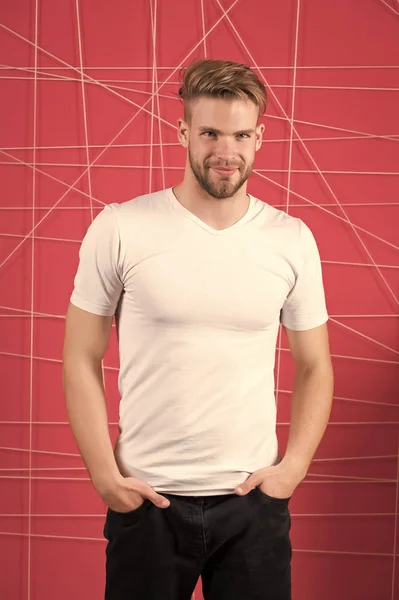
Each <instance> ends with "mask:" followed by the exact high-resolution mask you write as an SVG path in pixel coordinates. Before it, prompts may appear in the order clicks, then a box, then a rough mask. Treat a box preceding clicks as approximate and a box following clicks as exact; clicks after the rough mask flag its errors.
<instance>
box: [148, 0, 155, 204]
mask: <svg viewBox="0 0 399 600" xmlns="http://www.w3.org/2000/svg"><path fill="white" fill-rule="evenodd" d="M149 2H150V13H151V36H152V92H151V129H150V164H149V169H150V177H149V192H150V193H151V192H152V159H153V144H154V99H155V90H156V87H155V71H156V39H155V36H156V32H155V27H156V16H155V19H154V14H153V7H152V0H149ZM154 2H155V11H156V0H154Z"/></svg>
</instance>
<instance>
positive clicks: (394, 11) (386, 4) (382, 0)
mask: <svg viewBox="0 0 399 600" xmlns="http://www.w3.org/2000/svg"><path fill="white" fill-rule="evenodd" d="M380 2H382V4H385V6H386V7H387V8H389V10H391V11H392V12H393V13H394V14H395V15H396V16H397V17H399V12H397V11H396V10H395V9H394V8H392V6H390V5H389V4H388V2H385V0H380Z"/></svg>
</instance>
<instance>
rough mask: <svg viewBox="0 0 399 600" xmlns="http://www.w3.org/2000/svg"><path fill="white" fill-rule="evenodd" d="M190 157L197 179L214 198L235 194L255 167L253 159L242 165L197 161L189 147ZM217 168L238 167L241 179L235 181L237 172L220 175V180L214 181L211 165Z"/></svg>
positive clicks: (228, 196) (229, 196)
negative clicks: (231, 174) (224, 175)
mask: <svg viewBox="0 0 399 600" xmlns="http://www.w3.org/2000/svg"><path fill="white" fill-rule="evenodd" d="M188 158H189V161H190V166H191V170H192V172H193V173H194V176H195V178H196V180H197V181H198V184H199V185H200V187H201V188H202V189H203V190H205V192H207V193H208V194H209V195H210V196H212V197H213V198H218V199H220V200H221V199H224V198H231V197H232V196H234V194H235V193H236V192H238V190H239V189H240V188H241V187H242V186H243V185H244V183H245V182H246V180H247V179H248V177H249V176H250V174H251V172H252V168H253V164H254V163H253V161H252V162H251V163H250V164H248V165H246V164H245V163H242V164H241V165H236V164H234V165H225V164H224V165H218V164H213V165H212V164H210V163H209V160H205V161H204V163H203V165H202V164H200V163H199V162H197V161H196V160H195V159H194V157H193V156H192V154H191V152H190V148H189V149H188ZM212 166H213V167H215V168H219V169H222V168H225V169H227V168H228V167H231V168H235V167H236V168H237V169H238V173H239V179H238V181H236V182H235V183H233V181H232V178H233V177H234V178H235V175H236V174H235V173H234V175H233V176H228V175H226V177H225V178H224V177H220V178H219V179H218V181H213V180H212V179H211V177H210V173H209V170H210V168H211V167H212Z"/></svg>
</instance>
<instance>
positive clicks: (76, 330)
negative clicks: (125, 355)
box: [63, 304, 119, 487]
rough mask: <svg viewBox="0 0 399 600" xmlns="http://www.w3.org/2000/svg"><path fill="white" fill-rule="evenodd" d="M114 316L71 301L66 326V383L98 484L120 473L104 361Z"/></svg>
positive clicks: (75, 427) (74, 422)
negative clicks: (108, 409)
mask: <svg viewBox="0 0 399 600" xmlns="http://www.w3.org/2000/svg"><path fill="white" fill-rule="evenodd" d="M111 326H112V317H102V316H98V315H94V314H91V313H88V312H86V311H84V310H81V309H80V308H77V307H76V306H74V305H72V304H70V305H69V309H68V313H67V319H66V329H65V342H64V356H63V385H64V392H65V399H66V407H67V412H68V418H69V422H70V425H71V428H72V432H73V434H74V437H75V439H76V443H77V445H78V448H79V451H80V453H81V455H82V458H83V460H84V462H85V464H86V466H87V469H88V471H89V474H90V477H91V479H92V481H93V484H94V486H95V487H101V486H102V485H104V484H106V483H107V481H109V482H112V481H113V480H115V479H117V478H118V476H119V470H118V468H117V465H116V462H115V459H114V454H113V449H112V443H111V438H110V435H109V429H108V416H107V409H106V401H105V394H104V386H103V380H102V370H101V362H102V359H103V357H104V354H105V352H106V350H107V346H108V342H109V338H110V334H111Z"/></svg>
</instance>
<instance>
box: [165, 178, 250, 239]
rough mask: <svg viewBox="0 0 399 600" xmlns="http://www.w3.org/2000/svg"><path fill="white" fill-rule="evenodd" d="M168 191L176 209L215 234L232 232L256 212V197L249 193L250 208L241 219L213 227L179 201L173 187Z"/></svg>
mask: <svg viewBox="0 0 399 600" xmlns="http://www.w3.org/2000/svg"><path fill="white" fill-rule="evenodd" d="M166 191H167V193H168V198H169V200H170V201H171V203H172V205H173V207H174V208H175V209H176V210H178V211H179V212H180V213H181V214H182V215H183V216H185V217H186V218H188V219H190V220H191V221H193V223H196V224H197V225H199V226H200V227H202V228H203V229H205V230H206V231H208V232H209V233H212V234H213V235H226V234H228V233H230V232H231V231H233V230H235V229H237V228H238V227H241V226H242V225H243V224H244V223H246V222H247V221H249V220H250V219H251V217H252V215H253V213H254V208H255V198H254V197H253V196H251V194H247V195H248V197H249V206H248V210H247V212H246V213H245V215H243V216H242V217H241V219H239V220H238V221H236V222H235V223H233V224H232V225H230V227H225V228H224V229H214V228H213V227H211V226H210V225H208V223H205V221H202V219H200V218H199V217H197V215H195V214H194V213H192V212H191V210H188V208H186V207H185V206H183V204H182V203H181V202H179V200H178V199H177V197H176V196H175V194H174V192H173V188H168V189H167V190H166Z"/></svg>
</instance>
